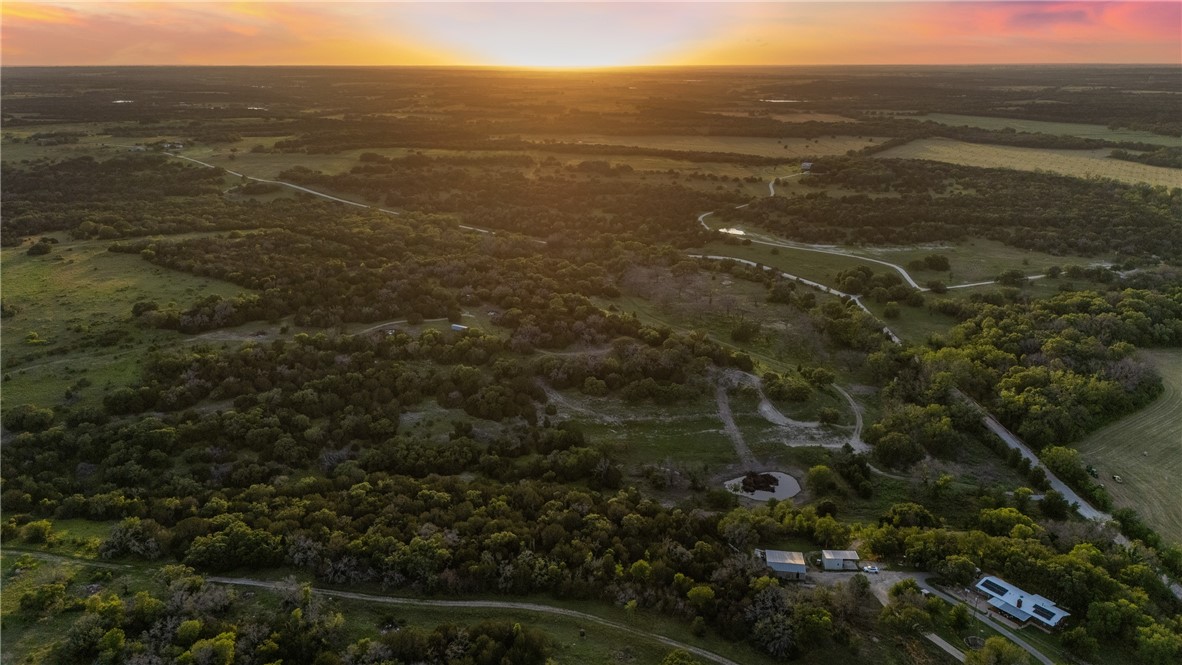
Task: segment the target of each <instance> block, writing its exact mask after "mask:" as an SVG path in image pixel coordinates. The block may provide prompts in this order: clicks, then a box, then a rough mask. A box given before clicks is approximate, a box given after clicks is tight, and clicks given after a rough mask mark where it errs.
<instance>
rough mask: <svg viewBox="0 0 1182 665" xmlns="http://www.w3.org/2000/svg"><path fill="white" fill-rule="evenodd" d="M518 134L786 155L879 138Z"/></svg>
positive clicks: (837, 151)
mask: <svg viewBox="0 0 1182 665" xmlns="http://www.w3.org/2000/svg"><path fill="white" fill-rule="evenodd" d="M522 138H524V139H526V140H535V141H540V140H555V141H560V142H563V143H592V144H602V145H623V146H639V147H641V148H656V149H660V150H685V151H691V152H734V153H740V154H745V155H760V156H762V157H784V158H786V159H788V158H793V157H798V156H804V155H812V156H820V155H844V154H845V153H846V152H847V151H849V150H860V149H862V148H865V147H866V146H868V145H873V144H874V142H875V141H882V140H883V139H876V138H869V137H859V136H825V137H821V138H818V139H801V138H785V139H774V138H758V137H751V136H678V135H669V136H656V135H653V136H603V135H600V134H582V135H563V136H523V137H522Z"/></svg>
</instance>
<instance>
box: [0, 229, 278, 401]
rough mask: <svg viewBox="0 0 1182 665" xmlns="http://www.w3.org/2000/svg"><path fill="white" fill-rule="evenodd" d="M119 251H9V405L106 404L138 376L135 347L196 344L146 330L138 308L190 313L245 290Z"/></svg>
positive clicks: (105, 243)
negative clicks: (204, 301)
mask: <svg viewBox="0 0 1182 665" xmlns="http://www.w3.org/2000/svg"><path fill="white" fill-rule="evenodd" d="M176 237H177V236H174V237H173V238H176ZM111 244H112V243H111V241H109V240H83V241H70V240H65V239H63V240H62V242H61V243H59V244H57V245H54V249H53V251H52V252H51V253H50V254H47V255H44V256H28V255H27V254H26V253H25V252H26V250H27V246H22V247H12V248H6V249H5V250H4V252H3V263H4V304H5V306H6V307H9V308H12V309H13V310H15V314H12V315H9V314H5V316H4V324H3V346H2V347H0V348H2V349H3V353H4V374H5V381H4V391H3V392H4V397H5V403H6V404H8V403H16V404H19V403H23V402H33V403H40V404H52V403H54V402H55V401H56V400H59V399H61V396H62V394H63V392H65V391H66V390H67V389H68V388H71V387H72V386H73V389H72V392H74V393H76V398H75V399H78V400H81V401H83V402H88V403H89V402H93V401H97V400H98V399H100V398H101V397H102V392H104V391H106V390H108V389H109V387H108V386H109V384H110V385H123V384H125V383H127V382H128V381H132V380H134V379H135V376H136V371H137V370H136V368H137V366H138V364H139V359H138V354H137V353H135V352H134V351H133V349H141V348H145V347H148V346H157V345H169V344H176V343H181V342H185V341H192V340H194V339H196V338H195V337H194V336H188V335H181V334H180V333H177V332H174V331H171V330H160V329H156V328H140V327H138V326H136V325H135V323H133V321H132V314H131V309H132V305H134V304H135V303H137V302H140V301H155V302H157V303H159V304H160V305H161V306H162V307H167V306H168V305H169V304H176V305H180V306H186V305H188V303H190V302H191V301H192V300H194V299H196V298H201V297H206V296H210V295H218V296H222V297H224V298H229V297H233V296H234V295H237V294H239V293H241V292H242V291H243V289H241V288H239V287H236V286H234V285H233V284H229V283H227V282H223V281H221V280H217V279H210V278H204V277H198V276H195V275H189V274H186V273H182V272H176V271H173V270H169V269H167V268H161V267H158V266H154V265H152V264H151V263H148V262H147V261H145V260H144V259H142V258H140V256H139V255H136V254H122V253H116V252H109V251H107V247H109V246H110V245H111ZM256 327H257V326H256ZM87 386H93V387H92V388H89V389H84V388H86V387H87ZM9 399H11V400H12V401H11V402H9Z"/></svg>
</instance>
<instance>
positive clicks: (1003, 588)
mask: <svg viewBox="0 0 1182 665" xmlns="http://www.w3.org/2000/svg"><path fill="white" fill-rule="evenodd" d="M976 589H977V591H978V592H980V593H981V595H983V596H985V597H986V598H988V599H989V606H990V607H992V608H993V610H994V611H995V612H997V613H999V614H1001V615H1003V616H1005V617H1008V618H1010V619H1013V620H1014V621H1016V622H1018V624H1020V625H1022V626H1025V625H1026V624H1028V623H1033V624H1034V625H1035V626H1038V627H1039V628H1041V629H1042V630H1044V631H1046V632H1050V631H1051V630H1053V629H1055V628H1058V627H1059V622H1060V621H1062V620H1063V618H1064V617H1067V616H1069V615H1070V613H1068V612H1067V611H1065V610H1063V609H1061V608H1059V607H1058V606H1056V605H1055V603H1054V602H1052V601H1051V600H1048V599H1046V598H1043V597H1042V596H1040V595H1038V594H1034V593H1027V592H1025V591H1023V590H1021V589H1019V588H1018V587H1016V586H1014V585H1013V584H1010V583H1009V582H1006V581H1005V580H1003V579H1001V578H999V577H991V576H988V575H987V576H985V577H982V578H981V579H980V581H978V582H977V585H976Z"/></svg>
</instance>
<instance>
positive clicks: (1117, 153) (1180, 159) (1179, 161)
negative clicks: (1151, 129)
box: [1109, 147, 1182, 169]
mask: <svg viewBox="0 0 1182 665" xmlns="http://www.w3.org/2000/svg"><path fill="white" fill-rule="evenodd" d="M1109 157H1112V158H1113V159H1123V160H1125V161H1126V162H1140V163H1141V164H1148V165H1150V166H1165V167H1167V168H1172V169H1182V148H1175V147H1165V148H1158V149H1156V150H1151V151H1148V152H1139V153H1138V152H1129V151H1128V150H1113V151H1112V154H1110V155H1109Z"/></svg>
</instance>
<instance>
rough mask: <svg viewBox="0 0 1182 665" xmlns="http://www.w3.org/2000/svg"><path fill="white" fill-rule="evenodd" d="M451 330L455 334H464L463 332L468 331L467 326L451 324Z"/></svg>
mask: <svg viewBox="0 0 1182 665" xmlns="http://www.w3.org/2000/svg"><path fill="white" fill-rule="evenodd" d="M451 329H452V330H454V331H456V332H464V331H465V330H467V329H468V326H461V325H460V324H458V323H453V324H451Z"/></svg>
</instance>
